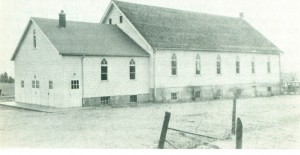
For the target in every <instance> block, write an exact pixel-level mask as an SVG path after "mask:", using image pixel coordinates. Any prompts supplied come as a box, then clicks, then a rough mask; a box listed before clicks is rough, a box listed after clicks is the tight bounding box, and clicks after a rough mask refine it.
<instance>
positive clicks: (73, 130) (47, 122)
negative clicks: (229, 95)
mask: <svg viewBox="0 0 300 155" xmlns="http://www.w3.org/2000/svg"><path fill="white" fill-rule="evenodd" d="M165 111H171V112H172V116H171V120H170V127H173V128H176V129H181V130H185V131H190V132H195V133H199V134H205V135H209V136H213V137H217V138H220V139H224V140H217V141H212V140H211V139H205V138H201V137H195V136H189V135H186V134H182V133H178V132H174V131H168V135H167V139H168V140H169V141H170V142H171V143H172V144H174V145H175V146H176V147H178V148H212V146H211V145H216V146H218V147H220V148H234V145H235V142H234V136H231V135H230V129H231V111H232V101H231V100H222V101H208V102H197V103H196V102H195V103H168V104H145V105H140V106H137V107H128V108H110V107H104V108H103V107H102V108H95V109H90V110H77V111H67V112H62V113H41V112H33V111H27V110H21V109H15V108H9V107H4V106H0V147H1V148H16V147H17V148H20V147H21V148H24V147H25V148H156V147H157V144H158V140H159V136H160V131H161V127H162V122H163V117H164V112H165ZM237 116H238V117H240V118H241V119H242V121H243V125H244V137H243V148H266V149H272V148H277V149H281V148H287V149H295V148H298V149H299V148H300V135H299V134H300V133H299V131H300V130H299V129H300V96H297V95H294V96H276V97H268V98H251V99H240V100H238V102H237ZM205 142H208V143H209V145H208V146H207V145H203V144H204V143H205ZM165 146H166V148H172V147H171V146H170V145H168V144H165Z"/></svg>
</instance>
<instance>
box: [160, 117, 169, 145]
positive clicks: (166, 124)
mask: <svg viewBox="0 0 300 155" xmlns="http://www.w3.org/2000/svg"><path fill="white" fill-rule="evenodd" d="M170 117H171V113H170V112H166V113H165V119H164V123H163V126H162V129H161V134H160V138H159V143H158V148H159V149H163V148H164V145H165V141H166V137H167V131H168V127H169V121H170Z"/></svg>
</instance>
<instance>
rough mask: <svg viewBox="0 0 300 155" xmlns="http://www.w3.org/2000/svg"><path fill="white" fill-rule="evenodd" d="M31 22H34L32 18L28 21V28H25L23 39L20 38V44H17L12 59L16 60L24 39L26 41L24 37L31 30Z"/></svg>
mask: <svg viewBox="0 0 300 155" xmlns="http://www.w3.org/2000/svg"><path fill="white" fill-rule="evenodd" d="M31 24H32V19H31V18H30V19H29V21H28V24H27V26H26V28H25V30H24V32H23V34H22V36H21V39H20V41H19V43H18V45H17V47H16V49H15V51H14V54H13V56H12V57H11V59H10V60H11V61H14V60H15V58H16V56H17V54H18V52H19V50H20V48H21V45H22V43H23V41H24V39H25V37H26V34H27V32H28V31H29V28H30V26H31Z"/></svg>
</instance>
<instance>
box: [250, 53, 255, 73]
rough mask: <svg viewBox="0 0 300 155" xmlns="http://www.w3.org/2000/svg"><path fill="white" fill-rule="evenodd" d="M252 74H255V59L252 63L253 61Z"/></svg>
mask: <svg viewBox="0 0 300 155" xmlns="http://www.w3.org/2000/svg"><path fill="white" fill-rule="evenodd" d="M251 72H252V74H254V73H255V58H254V57H252V61H251Z"/></svg>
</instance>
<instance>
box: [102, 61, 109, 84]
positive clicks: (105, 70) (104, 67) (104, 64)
mask: <svg viewBox="0 0 300 155" xmlns="http://www.w3.org/2000/svg"><path fill="white" fill-rule="evenodd" d="M107 75H108V66H107V61H106V59H103V60H102V61H101V80H102V81H105V80H107V79H108V76H107Z"/></svg>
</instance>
